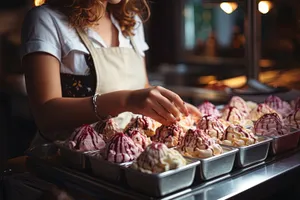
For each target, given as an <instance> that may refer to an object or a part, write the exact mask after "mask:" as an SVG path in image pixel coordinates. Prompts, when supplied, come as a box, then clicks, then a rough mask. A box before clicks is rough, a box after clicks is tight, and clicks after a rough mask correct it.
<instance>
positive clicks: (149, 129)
mask: <svg viewBox="0 0 300 200" xmlns="http://www.w3.org/2000/svg"><path fill="white" fill-rule="evenodd" d="M158 126H160V124H159V123H158V122H156V121H155V120H153V119H151V118H150V117H147V116H137V117H134V118H132V119H131V121H130V122H129V123H128V124H127V126H126V127H125V129H124V132H126V131H127V130H128V129H133V128H137V129H140V130H142V131H143V132H144V134H145V135H147V136H149V137H151V136H153V135H154V134H155V130H156V128H157V127H158Z"/></svg>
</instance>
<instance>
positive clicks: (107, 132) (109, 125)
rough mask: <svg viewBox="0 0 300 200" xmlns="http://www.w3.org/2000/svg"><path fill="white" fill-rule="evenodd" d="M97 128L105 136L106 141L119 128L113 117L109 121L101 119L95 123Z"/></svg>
mask: <svg viewBox="0 0 300 200" xmlns="http://www.w3.org/2000/svg"><path fill="white" fill-rule="evenodd" d="M95 130H96V131H97V132H98V133H99V134H102V135H103V136H104V139H105V141H108V140H109V139H110V138H111V137H112V136H113V135H114V134H116V133H117V132H118V130H119V127H118V124H117V123H116V122H115V121H114V119H113V118H111V119H109V120H107V121H100V122H98V123H97V124H96V125H95Z"/></svg>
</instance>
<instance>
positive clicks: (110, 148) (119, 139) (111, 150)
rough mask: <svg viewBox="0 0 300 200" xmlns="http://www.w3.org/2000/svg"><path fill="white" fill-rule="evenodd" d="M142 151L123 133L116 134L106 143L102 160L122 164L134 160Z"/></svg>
mask: <svg viewBox="0 0 300 200" xmlns="http://www.w3.org/2000/svg"><path fill="white" fill-rule="evenodd" d="M142 151H143V149H142V147H141V146H139V145H136V144H135V143H134V142H133V141H132V139H131V138H130V137H128V136H126V135H125V134H124V133H120V132H119V133H116V134H115V135H114V136H113V137H112V138H111V139H110V140H109V142H108V143H107V145H106V148H105V152H104V159H105V160H108V161H109V162H114V163H124V162H129V161H133V160H135V159H136V158H137V157H138V156H139V155H140V153H141V152H142Z"/></svg>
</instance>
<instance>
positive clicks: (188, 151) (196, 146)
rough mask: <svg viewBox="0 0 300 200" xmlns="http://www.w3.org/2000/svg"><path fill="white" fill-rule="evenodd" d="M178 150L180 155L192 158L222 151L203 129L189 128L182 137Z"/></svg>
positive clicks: (213, 154) (204, 156)
mask: <svg viewBox="0 0 300 200" xmlns="http://www.w3.org/2000/svg"><path fill="white" fill-rule="evenodd" d="M179 151H180V153H181V154H182V155H184V156H188V157H193V158H208V157H211V156H215V155H219V154H221V153H222V152H223V149H222V147H221V146H220V145H219V144H217V143H216V142H215V140H214V139H213V138H211V137H210V136H209V135H206V134H205V133H204V131H203V130H200V129H194V130H193V129H189V130H188V132H187V133H186V135H185V136H184V138H183V141H182V143H181V145H180V148H179Z"/></svg>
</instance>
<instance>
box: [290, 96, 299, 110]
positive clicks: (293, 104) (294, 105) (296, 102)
mask: <svg viewBox="0 0 300 200" xmlns="http://www.w3.org/2000/svg"><path fill="white" fill-rule="evenodd" d="M291 107H292V109H294V110H298V109H300V97H298V98H297V99H294V100H292V101H291Z"/></svg>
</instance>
